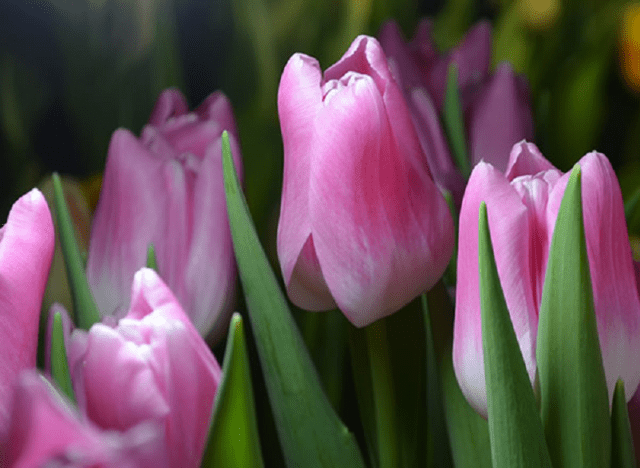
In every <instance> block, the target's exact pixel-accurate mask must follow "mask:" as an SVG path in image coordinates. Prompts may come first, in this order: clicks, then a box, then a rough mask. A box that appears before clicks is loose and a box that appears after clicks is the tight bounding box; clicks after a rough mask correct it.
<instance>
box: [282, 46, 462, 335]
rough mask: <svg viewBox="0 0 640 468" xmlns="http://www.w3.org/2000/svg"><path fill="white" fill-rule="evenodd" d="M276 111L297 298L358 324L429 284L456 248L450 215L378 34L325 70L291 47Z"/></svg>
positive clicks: (287, 248)
mask: <svg viewBox="0 0 640 468" xmlns="http://www.w3.org/2000/svg"><path fill="white" fill-rule="evenodd" d="M278 112H279V115H280V125H281V129H282V138H283V143H284V180H283V189H282V204H281V210H280V220H279V223H278V257H279V259H280V265H281V268H282V274H283V276H284V281H285V284H286V287H287V292H288V294H289V298H290V299H291V300H292V302H293V303H295V304H296V305H298V306H300V307H302V308H304V309H307V310H328V309H331V308H334V307H336V305H337V306H338V307H339V308H340V309H341V310H342V312H344V314H345V315H346V317H347V318H348V319H349V320H350V321H351V323H353V324H354V325H356V326H358V327H362V326H364V325H367V324H369V323H371V322H373V321H375V320H377V319H379V318H381V317H384V316H386V315H389V314H391V313H393V312H395V311H396V310H398V309H399V308H401V307H402V306H403V305H405V304H406V303H408V302H409V301H411V300H412V299H413V298H415V297H416V296H417V295H419V294H420V293H421V292H423V291H425V290H427V289H429V288H430V287H431V286H432V285H433V284H434V283H435V282H436V281H437V280H438V279H439V278H440V276H441V275H442V273H443V272H444V270H445V268H446V266H447V263H448V261H449V258H450V255H451V253H452V248H453V222H452V219H451V215H450V213H449V209H448V207H447V204H446V201H445V200H444V198H443V197H442V195H441V194H440V192H439V190H438V189H437V188H436V186H435V184H434V182H433V180H432V179H431V175H430V173H429V168H428V166H427V161H426V157H425V155H424V152H423V151H422V148H421V146H420V141H419V140H418V136H417V135H416V132H415V129H414V127H413V124H412V122H411V117H410V115H409V110H408V109H407V105H406V103H405V100H404V97H403V94H402V91H401V90H400V88H399V87H398V85H397V83H396V81H395V80H394V78H393V77H392V76H391V72H390V71H389V66H388V64H387V59H386V57H385V55H384V52H383V51H382V48H381V47H380V45H379V43H378V41H377V40H376V39H374V38H371V37H366V36H359V37H357V38H356V39H355V41H354V42H353V44H352V45H351V47H350V48H349V50H348V51H347V52H346V53H345V54H344V56H343V57H342V58H341V59H340V60H339V61H338V62H337V63H336V64H334V65H333V66H331V67H330V68H329V69H327V70H326V71H325V73H324V76H323V74H322V71H321V69H320V66H319V65H318V62H317V61H316V60H315V59H314V58H312V57H309V56H307V55H303V54H295V55H293V56H292V57H291V58H290V59H289V62H288V63H287V65H286V67H285V69H284V72H283V74H282V78H281V81H280V88H279V90H278Z"/></svg>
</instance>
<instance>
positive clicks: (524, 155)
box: [505, 141, 555, 181]
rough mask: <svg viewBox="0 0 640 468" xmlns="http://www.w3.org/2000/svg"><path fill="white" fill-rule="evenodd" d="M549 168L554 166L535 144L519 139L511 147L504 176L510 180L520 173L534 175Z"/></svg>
mask: <svg viewBox="0 0 640 468" xmlns="http://www.w3.org/2000/svg"><path fill="white" fill-rule="evenodd" d="M550 169H555V167H554V166H553V164H551V163H550V162H549V161H547V159H546V158H545V157H544V156H543V155H542V153H540V150H539V149H538V147H537V146H536V145H534V144H533V143H528V142H526V141H521V142H519V143H516V144H515V145H513V148H512V149H511V153H510V154H509V163H508V164H507V170H506V172H505V176H506V177H507V179H508V180H510V181H511V180H513V179H515V178H516V177H519V176H522V175H535V174H537V173H538V172H542V171H548V170H550Z"/></svg>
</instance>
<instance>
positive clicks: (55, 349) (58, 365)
mask: <svg viewBox="0 0 640 468" xmlns="http://www.w3.org/2000/svg"><path fill="white" fill-rule="evenodd" d="M52 328H53V329H52V330H51V377H53V380H54V381H55V383H56V384H58V387H59V388H60V390H61V391H62V393H64V394H65V395H66V396H67V397H68V398H69V399H70V400H71V401H73V402H75V401H76V396H75V393H74V392H73V385H72V384H71V375H70V374H69V363H68V361H67V350H66V347H65V344H64V331H63V330H62V317H61V316H60V312H56V313H55V315H54V316H53V327H52Z"/></svg>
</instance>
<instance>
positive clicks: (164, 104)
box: [149, 88, 189, 127]
mask: <svg viewBox="0 0 640 468" xmlns="http://www.w3.org/2000/svg"><path fill="white" fill-rule="evenodd" d="M187 112H189V106H188V105H187V100H186V99H185V97H184V96H183V95H182V93H181V92H180V91H178V90H177V89H176V88H170V89H167V90H165V91H163V92H162V93H161V94H160V96H159V97H158V100H157V101H156V105H155V106H154V108H153V110H152V111H151V117H149V125H154V126H156V127H158V126H161V125H163V124H165V123H166V122H167V120H169V119H171V118H176V117H179V116H181V115H184V114H186V113H187Z"/></svg>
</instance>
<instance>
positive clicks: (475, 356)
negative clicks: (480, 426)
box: [453, 162, 538, 416]
mask: <svg viewBox="0 0 640 468" xmlns="http://www.w3.org/2000/svg"><path fill="white" fill-rule="evenodd" d="M482 201H484V202H485V203H486V204H487V213H488V216H489V228H490V232H491V241H492V244H493V249H494V254H495V257H496V264H497V267H498V275H499V277H500V282H501V284H502V289H503V292H504V295H505V299H506V302H507V306H508V308H509V311H510V313H511V320H512V322H513V327H514V330H515V332H516V336H517V337H518V342H519V344H520V351H521V352H522V355H523V359H524V362H525V365H526V368H527V372H528V374H529V378H530V379H531V381H532V382H533V380H534V377H535V371H536V364H535V347H536V339H535V338H536V333H537V323H538V313H537V308H536V303H537V298H536V297H535V296H534V291H533V288H532V286H531V285H532V281H531V275H532V271H531V265H530V263H529V262H530V255H529V251H530V248H531V246H530V241H531V236H532V232H531V226H530V219H529V213H528V212H527V208H526V206H525V204H524V203H523V201H522V199H521V197H520V195H519V194H518V192H517V191H516V190H515V189H514V188H513V187H512V186H511V184H509V181H508V180H507V179H506V178H505V177H504V175H502V174H501V173H500V172H499V171H498V170H496V169H495V168H494V167H492V166H491V165H490V164H487V163H483V162H481V163H479V164H478V165H476V167H475V168H474V170H473V172H472V173H471V177H470V178H469V182H468V184H467V189H466V191H465V195H464V199H463V201H462V208H461V211H460V230H459V238H458V267H457V274H458V278H457V288H456V312H455V323H454V339H453V364H454V369H455V373H456V377H457V379H458V383H459V384H460V388H461V390H462V392H463V393H464V394H465V396H466V397H467V400H468V401H469V403H470V404H471V405H472V406H473V407H474V408H475V409H476V411H478V412H479V413H481V414H483V415H485V416H486V411H487V407H486V404H487V402H486V387H485V378H484V358H483V355H484V354H483V351H482V333H481V325H480V323H481V320H480V289H479V277H478V216H479V209H480V203H481V202H482Z"/></svg>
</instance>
